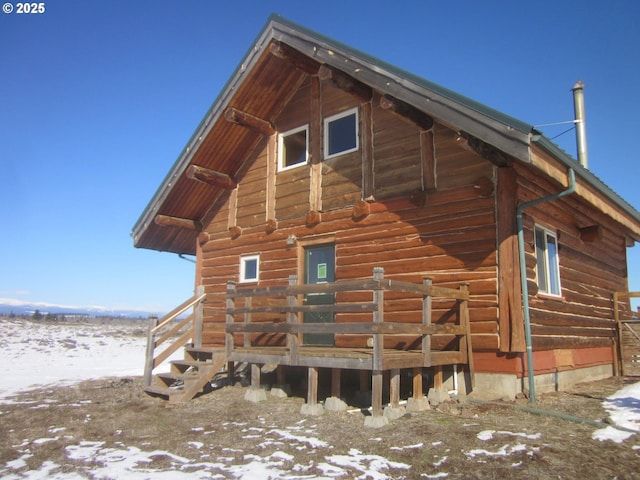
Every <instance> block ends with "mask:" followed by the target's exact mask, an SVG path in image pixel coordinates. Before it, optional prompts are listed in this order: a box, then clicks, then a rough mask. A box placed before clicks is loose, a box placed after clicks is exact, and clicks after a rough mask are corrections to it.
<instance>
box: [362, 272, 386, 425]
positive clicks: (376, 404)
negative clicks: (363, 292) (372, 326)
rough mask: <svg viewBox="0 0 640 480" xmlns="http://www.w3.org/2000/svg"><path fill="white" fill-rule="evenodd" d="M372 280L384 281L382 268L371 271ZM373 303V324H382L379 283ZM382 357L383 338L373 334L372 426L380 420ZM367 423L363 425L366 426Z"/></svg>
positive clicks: (381, 297) (381, 289) (381, 293)
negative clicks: (374, 308)
mask: <svg viewBox="0 0 640 480" xmlns="http://www.w3.org/2000/svg"><path fill="white" fill-rule="evenodd" d="M373 279H374V280H375V281H376V282H382V280H383V279H384V268H382V267H375V268H374V269H373ZM373 303H375V304H376V307H377V308H376V310H375V311H374V312H373V323H376V324H382V323H384V288H383V286H382V285H381V283H378V285H377V286H376V287H375V289H374V290H373ZM383 355H384V336H383V335H382V334H381V333H374V334H373V371H372V372H371V410H372V412H371V415H372V418H373V420H372V424H374V425H375V424H376V422H378V420H377V419H382V418H384V417H383V410H382V388H383V381H382V357H383ZM366 424H367V423H365V425H366Z"/></svg>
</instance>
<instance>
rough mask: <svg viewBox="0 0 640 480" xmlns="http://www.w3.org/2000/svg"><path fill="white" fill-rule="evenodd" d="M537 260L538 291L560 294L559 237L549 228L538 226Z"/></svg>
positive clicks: (536, 230) (536, 229) (536, 234)
mask: <svg viewBox="0 0 640 480" xmlns="http://www.w3.org/2000/svg"><path fill="white" fill-rule="evenodd" d="M535 237H536V260H537V267H538V272H537V273H538V291H539V292H541V293H546V294H548V295H555V296H558V297H559V296H560V262H559V259H558V238H557V236H556V234H555V233H553V232H550V231H549V230H547V229H545V228H542V227H536V228H535Z"/></svg>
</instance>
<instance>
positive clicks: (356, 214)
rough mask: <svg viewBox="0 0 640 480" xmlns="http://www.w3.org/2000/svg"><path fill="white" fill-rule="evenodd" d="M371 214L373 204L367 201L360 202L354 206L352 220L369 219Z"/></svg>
mask: <svg viewBox="0 0 640 480" xmlns="http://www.w3.org/2000/svg"><path fill="white" fill-rule="evenodd" d="M370 213H371V203H369V202H367V201H366V200H358V201H357V202H356V204H355V205H354V206H353V210H352V212H351V218H353V220H354V221H358V220H362V219H364V218H366V217H368V216H369V214H370Z"/></svg>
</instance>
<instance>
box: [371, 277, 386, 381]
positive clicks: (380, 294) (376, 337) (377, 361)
mask: <svg viewBox="0 0 640 480" xmlns="http://www.w3.org/2000/svg"><path fill="white" fill-rule="evenodd" d="M373 279H374V280H375V281H376V282H382V280H383V279H384V268H382V267H375V268H374V269H373ZM373 303H375V304H376V310H375V311H374V312H373V323H384V288H383V287H382V285H380V284H378V286H376V287H375V289H374V290H373ZM383 348H384V336H383V334H381V333H374V334H373V369H374V370H380V371H381V370H382V354H383Z"/></svg>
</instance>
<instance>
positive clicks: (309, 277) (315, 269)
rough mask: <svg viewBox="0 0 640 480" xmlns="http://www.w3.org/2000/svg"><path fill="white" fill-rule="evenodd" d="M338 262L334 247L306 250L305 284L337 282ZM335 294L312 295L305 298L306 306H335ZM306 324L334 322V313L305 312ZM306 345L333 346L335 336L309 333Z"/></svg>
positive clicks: (305, 337)
mask: <svg viewBox="0 0 640 480" xmlns="http://www.w3.org/2000/svg"><path fill="white" fill-rule="evenodd" d="M335 272H336V260H335V247H334V245H316V246H312V247H307V248H305V250H304V283H307V284H310V283H332V282H334V281H335ZM334 301H335V295H334V294H333V293H311V294H307V295H305V297H304V303H305V305H333V303H334ZM304 322H305V323H329V322H333V312H305V314H304ZM302 342H303V343H304V344H305V345H331V346H333V334H330V333H329V334H324V333H322V334H320V333H307V334H305V335H304V336H303V339H302Z"/></svg>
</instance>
